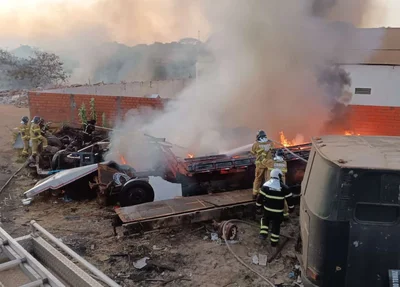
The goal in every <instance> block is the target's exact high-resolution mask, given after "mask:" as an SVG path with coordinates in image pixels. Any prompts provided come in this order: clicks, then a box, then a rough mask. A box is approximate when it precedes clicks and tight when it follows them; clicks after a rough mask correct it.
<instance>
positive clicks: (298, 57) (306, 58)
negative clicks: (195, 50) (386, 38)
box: [119, 0, 380, 155]
mask: <svg viewBox="0 0 400 287" xmlns="http://www.w3.org/2000/svg"><path fill="white" fill-rule="evenodd" d="M317 2H318V5H317V4H316V3H317ZM321 2H324V3H322V4H324V5H321ZM367 2H368V1H362V2H361V1H345V0H343V1H320V0H316V1H307V0H299V1H296V5H293V4H292V2H291V1H278V0H274V1H273V0H271V1H262V0H258V1H257V0H251V1H234V3H232V1H230V0H220V1H205V2H203V3H204V7H203V8H204V10H203V11H204V13H205V15H206V17H207V19H208V20H209V23H210V26H211V29H212V32H213V33H212V35H211V37H210V38H209V40H208V41H207V49H208V53H206V54H201V55H199V62H200V65H199V67H198V68H200V74H201V75H200V76H199V77H198V78H197V83H196V84H195V85H192V86H190V87H189V88H187V89H186V90H184V91H183V92H182V93H181V94H180V95H179V97H178V100H177V101H174V102H172V103H170V104H168V105H167V107H166V109H165V112H164V113H162V114H160V115H157V116H156V117H155V118H154V120H152V121H151V122H149V123H148V124H145V125H142V126H141V127H140V132H141V133H144V132H147V133H150V134H152V135H155V136H159V137H166V138H167V139H168V140H169V141H170V142H174V143H177V144H179V145H181V146H186V147H188V149H189V150H190V151H191V152H193V153H195V154H196V155H201V154H208V153H216V152H220V151H222V150H229V149H232V148H234V147H237V146H239V145H245V144H248V143H249V142H251V141H253V140H254V136H255V131H256V130H258V129H264V130H265V131H266V132H267V135H268V136H269V137H271V138H273V139H276V138H278V132H279V131H282V130H283V131H285V134H286V135H287V136H289V137H291V138H294V137H295V136H296V135H297V134H302V135H303V136H304V137H305V139H309V138H310V136H312V135H315V134H318V133H319V132H320V131H321V128H322V126H323V124H324V122H326V121H328V120H329V119H330V116H331V115H330V110H331V108H332V103H333V102H335V101H336V100H337V99H339V98H340V97H341V95H342V91H343V87H344V86H346V85H349V83H350V80H349V78H348V75H346V74H345V73H343V72H342V71H341V70H340V68H337V67H336V68H332V64H333V63H340V61H341V59H343V57H344V56H346V53H347V52H348V51H349V50H360V53H359V54H360V57H366V56H368V54H367V53H364V54H363V53H362V52H361V48H362V47H359V45H360V44H359V43H358V42H359V41H358V37H359V36H358V33H357V30H356V29H355V28H354V25H358V24H360V23H358V22H359V21H361V19H362V17H363V15H364V14H365V12H366V9H367V7H368V5H367ZM350 11H351V13H350ZM342 13H343V14H342ZM335 14H336V15H342V16H343V15H344V20H348V19H355V22H353V23H336V22H334V21H331V20H334V19H333V18H332V17H333V16H334V15H335ZM350 16H352V17H350ZM353 16H354V17H353ZM341 20H343V19H341ZM369 40H370V41H371V43H368V44H369V47H378V46H379V44H380V39H378V38H377V39H369ZM209 59H213V60H212V62H211V63H209ZM201 66H202V67H203V68H202V67H201ZM201 68H202V69H201ZM137 120H138V117H131V118H128V119H127V120H125V122H124V123H123V124H122V125H121V126H120V127H119V128H120V129H122V130H129V129H131V126H132V123H134V122H136V121H137ZM237 127H248V128H249V130H251V131H252V132H250V133H249V134H248V135H246V136H241V138H237V140H236V141H234V142H233V141H232V140H231V139H229V138H228V137H227V136H226V134H227V133H228V134H229V132H228V131H230V130H232V129H234V128H237ZM238 140H239V142H238Z"/></svg>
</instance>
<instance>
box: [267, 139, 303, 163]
mask: <svg viewBox="0 0 400 287" xmlns="http://www.w3.org/2000/svg"><path fill="white" fill-rule="evenodd" d="M269 140H270V141H272V142H273V143H275V144H277V145H280V146H281V147H283V149H284V150H285V151H287V152H288V153H290V154H291V155H292V156H294V157H296V158H298V159H299V160H302V161H304V162H305V163H307V162H308V161H307V160H306V159H304V158H302V157H301V156H299V155H297V154H295V153H294V152H292V151H291V150H290V149H288V148H287V147H285V146H284V145H283V144H281V143H280V142H277V141H274V140H272V139H269Z"/></svg>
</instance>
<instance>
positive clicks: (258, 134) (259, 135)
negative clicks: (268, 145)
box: [257, 130, 267, 140]
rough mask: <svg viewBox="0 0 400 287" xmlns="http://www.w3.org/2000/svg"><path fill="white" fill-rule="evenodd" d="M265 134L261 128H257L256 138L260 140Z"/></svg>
mask: <svg viewBox="0 0 400 287" xmlns="http://www.w3.org/2000/svg"><path fill="white" fill-rule="evenodd" d="M266 137H267V134H266V133H265V132H264V131H263V130H259V131H258V133H257V140H260V139H262V138H266Z"/></svg>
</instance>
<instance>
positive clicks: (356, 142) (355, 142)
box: [312, 135, 400, 170]
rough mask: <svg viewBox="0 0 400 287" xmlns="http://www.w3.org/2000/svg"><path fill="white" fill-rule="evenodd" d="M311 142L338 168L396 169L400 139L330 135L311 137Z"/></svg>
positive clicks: (398, 167) (399, 151) (398, 168)
mask: <svg viewBox="0 0 400 287" xmlns="http://www.w3.org/2000/svg"><path fill="white" fill-rule="evenodd" d="M312 143H313V145H314V147H316V149H317V151H318V152H319V153H320V154H321V155H322V156H323V157H324V158H326V159H327V160H329V161H331V162H333V163H335V164H337V165H338V166H340V167H346V168H367V169H383V170H400V137H388V136H338V135H330V136H323V137H320V138H313V139H312Z"/></svg>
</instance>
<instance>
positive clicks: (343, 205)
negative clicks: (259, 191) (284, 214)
mask: <svg viewBox="0 0 400 287" xmlns="http://www.w3.org/2000/svg"><path fill="white" fill-rule="evenodd" d="M399 146H400V137H372V136H323V137H320V138H313V139H312V148H311V152H310V156H309V160H308V163H307V167H306V171H305V175H304V178H303V181H302V186H301V202H300V228H301V239H302V256H301V260H300V261H301V262H300V263H301V267H302V271H303V272H302V279H303V283H304V286H306V287H310V286H312V287H316V286H318V287H334V286H335V287H339V286H343V287H350V286H365V287H369V286H371V287H372V286H374V287H378V286H379V287H381V286H382V287H383V286H390V285H389V278H390V276H389V273H390V272H392V271H391V270H397V269H400V244H399V238H400V220H399V207H400V205H399V203H400V149H399ZM392 273H393V272H392ZM392 273H390V274H392Z"/></svg>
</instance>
